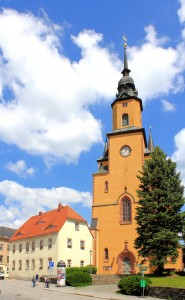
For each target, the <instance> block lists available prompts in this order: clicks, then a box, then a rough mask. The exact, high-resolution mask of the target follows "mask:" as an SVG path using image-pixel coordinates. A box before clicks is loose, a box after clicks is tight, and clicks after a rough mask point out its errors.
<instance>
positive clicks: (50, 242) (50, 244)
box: [48, 238, 52, 249]
mask: <svg viewBox="0 0 185 300" xmlns="http://www.w3.org/2000/svg"><path fill="white" fill-rule="evenodd" d="M51 248H52V239H51V238H50V239H48V249H51Z"/></svg>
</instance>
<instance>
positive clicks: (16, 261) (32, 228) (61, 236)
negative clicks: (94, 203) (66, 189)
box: [10, 203, 92, 278]
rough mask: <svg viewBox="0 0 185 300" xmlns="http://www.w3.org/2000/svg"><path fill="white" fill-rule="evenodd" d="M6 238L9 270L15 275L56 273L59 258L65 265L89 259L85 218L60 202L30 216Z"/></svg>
mask: <svg viewBox="0 0 185 300" xmlns="http://www.w3.org/2000/svg"><path fill="white" fill-rule="evenodd" d="M10 241H11V245H10V270H11V275H12V276H15V277H24V278H32V277H33V276H34V275H35V274H37V273H38V274H39V275H44V274H47V275H49V273H52V274H56V273H57V268H56V266H57V263H58V261H60V260H63V261H64V262H65V263H66V265H67V267H70V266H85V265H88V264H89V261H90V258H89V253H90V250H91V247H92V235H91V232H90V230H89V227H88V224H87V221H86V220H85V219H84V218H83V217H81V216H80V215H79V214H78V213H77V212H76V211H74V210H73V209H72V208H71V207H70V206H63V205H62V204H61V203H59V205H58V208H57V209H54V210H51V211H48V212H44V213H43V212H39V213H38V215H35V216H32V217H31V218H30V219H28V220H27V221H26V222H25V223H24V224H23V225H22V226H21V227H20V228H19V229H17V230H16V232H15V233H14V235H13V236H12V238H11V240H10ZM50 262H52V263H50ZM51 265H54V267H51Z"/></svg>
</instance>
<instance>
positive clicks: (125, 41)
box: [123, 35, 127, 49]
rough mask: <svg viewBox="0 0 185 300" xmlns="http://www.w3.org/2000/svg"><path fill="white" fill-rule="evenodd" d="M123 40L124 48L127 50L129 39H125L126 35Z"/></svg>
mask: <svg viewBox="0 0 185 300" xmlns="http://www.w3.org/2000/svg"><path fill="white" fill-rule="evenodd" d="M123 40H124V48H125V49H126V48H127V38H126V37H125V35H124V37H123Z"/></svg>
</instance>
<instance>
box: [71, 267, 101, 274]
mask: <svg viewBox="0 0 185 300" xmlns="http://www.w3.org/2000/svg"><path fill="white" fill-rule="evenodd" d="M74 271H75V272H79V271H80V272H87V273H91V274H96V272H97V268H96V267H94V266H86V267H71V268H66V276H68V274H70V273H71V272H74Z"/></svg>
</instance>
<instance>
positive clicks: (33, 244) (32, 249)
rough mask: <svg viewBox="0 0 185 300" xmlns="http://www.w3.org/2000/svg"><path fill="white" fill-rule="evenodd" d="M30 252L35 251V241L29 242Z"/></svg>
mask: <svg viewBox="0 0 185 300" xmlns="http://www.w3.org/2000/svg"><path fill="white" fill-rule="evenodd" d="M31 251H35V241H32V242H31Z"/></svg>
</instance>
